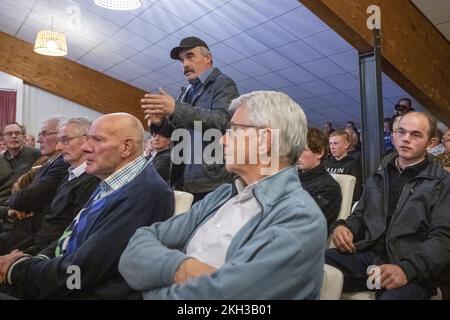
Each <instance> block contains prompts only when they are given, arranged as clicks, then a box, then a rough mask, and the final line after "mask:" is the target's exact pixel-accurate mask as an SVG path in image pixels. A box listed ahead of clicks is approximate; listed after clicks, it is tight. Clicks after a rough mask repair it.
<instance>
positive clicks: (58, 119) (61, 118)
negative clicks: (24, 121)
mask: <svg viewBox="0 0 450 320" xmlns="http://www.w3.org/2000/svg"><path fill="white" fill-rule="evenodd" d="M65 120H66V118H65V117H64V116H62V115H56V116H51V117H48V118H45V119H44V120H42V124H44V123H52V124H54V125H55V126H56V129H59V128H60V127H61V124H62V123H63V122H64V121H65Z"/></svg>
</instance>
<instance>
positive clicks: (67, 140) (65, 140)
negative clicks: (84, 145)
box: [58, 134, 86, 145]
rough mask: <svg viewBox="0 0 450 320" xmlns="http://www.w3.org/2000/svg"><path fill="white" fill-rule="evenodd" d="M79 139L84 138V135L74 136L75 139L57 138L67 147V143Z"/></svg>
mask: <svg viewBox="0 0 450 320" xmlns="http://www.w3.org/2000/svg"><path fill="white" fill-rule="evenodd" d="M81 137H86V135H85V134H84V135H82V136H75V137H67V136H64V137H61V138H58V141H59V142H61V143H62V144H64V145H68V144H69V142H70V141H72V140H73V139H76V138H81Z"/></svg>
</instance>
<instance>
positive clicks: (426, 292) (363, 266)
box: [325, 249, 432, 300]
mask: <svg viewBox="0 0 450 320" xmlns="http://www.w3.org/2000/svg"><path fill="white" fill-rule="evenodd" d="M325 263H326V264H329V265H331V266H333V267H336V268H338V269H339V270H341V272H342V273H343V275H344V287H343V289H342V291H344V292H357V291H368V290H369V289H368V288H367V268H368V267H369V266H371V265H381V264H386V263H389V261H388V259H387V258H386V257H383V256H381V255H377V254H376V253H374V252H373V251H369V250H365V251H360V252H357V253H341V252H340V251H339V250H337V249H328V250H327V251H326V252H325ZM431 293H432V288H431V286H428V285H425V284H423V283H419V282H418V281H411V282H408V283H407V284H405V285H404V286H402V287H400V288H396V289H392V290H385V289H380V290H376V292H375V296H376V298H377V299H379V300H429V299H430V298H431Z"/></svg>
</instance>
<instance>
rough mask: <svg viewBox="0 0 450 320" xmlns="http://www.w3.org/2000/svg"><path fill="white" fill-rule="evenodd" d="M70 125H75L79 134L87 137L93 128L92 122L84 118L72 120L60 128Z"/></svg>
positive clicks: (65, 122)
mask: <svg viewBox="0 0 450 320" xmlns="http://www.w3.org/2000/svg"><path fill="white" fill-rule="evenodd" d="M69 124H73V125H74V126H75V127H76V130H77V131H78V134H81V135H87V134H88V133H89V128H90V127H91V124H92V122H91V121H90V120H89V119H87V118H84V117H79V118H70V119H68V120H66V121H64V122H63V123H61V125H60V126H59V127H60V128H62V127H65V126H68V125H69Z"/></svg>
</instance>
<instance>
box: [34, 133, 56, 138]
mask: <svg viewBox="0 0 450 320" xmlns="http://www.w3.org/2000/svg"><path fill="white" fill-rule="evenodd" d="M57 133H58V131H53V132H47V131H42V132H39V133H38V137H42V138H47V137H48V136H50V135H52V134H57Z"/></svg>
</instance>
